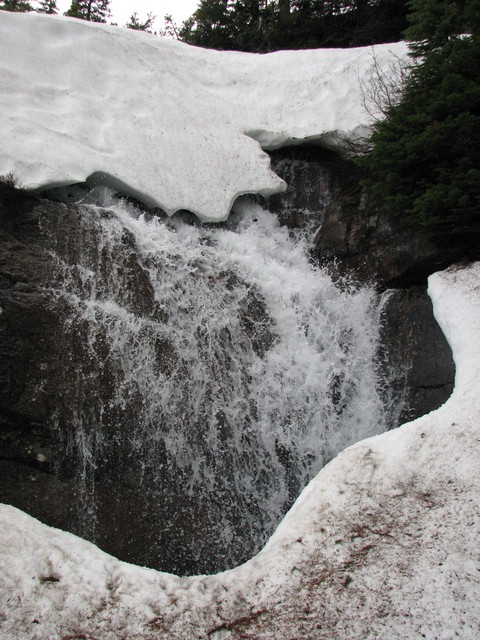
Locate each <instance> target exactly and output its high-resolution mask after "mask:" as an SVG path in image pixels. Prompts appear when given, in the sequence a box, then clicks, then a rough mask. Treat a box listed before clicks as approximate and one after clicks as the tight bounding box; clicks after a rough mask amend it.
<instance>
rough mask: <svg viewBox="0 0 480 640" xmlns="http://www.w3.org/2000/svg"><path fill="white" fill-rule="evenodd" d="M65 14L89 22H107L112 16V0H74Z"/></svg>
mask: <svg viewBox="0 0 480 640" xmlns="http://www.w3.org/2000/svg"><path fill="white" fill-rule="evenodd" d="M65 15H66V16H69V17H71V18H80V20H88V21H89V22H107V18H108V17H109V16H110V0H72V4H71V5H70V9H69V10H68V11H67V12H66V13H65Z"/></svg>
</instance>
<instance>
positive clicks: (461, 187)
mask: <svg viewBox="0 0 480 640" xmlns="http://www.w3.org/2000/svg"><path fill="white" fill-rule="evenodd" d="M411 8H412V13H411V16H410V20H411V26H410V28H409V30H408V34H409V35H410V37H415V38H416V40H415V42H413V43H412V51H413V54H414V56H415V57H416V58H417V64H416V65H415V66H414V68H413V69H412V71H411V73H410V75H409V76H408V77H407V79H406V81H405V85H404V91H403V97H402V100H401V102H400V103H399V104H398V105H397V106H394V107H392V108H390V109H389V110H387V118H386V120H385V121H383V122H379V123H378V124H377V125H376V126H375V130H374V133H373V136H372V142H373V150H372V153H371V155H370V156H368V157H367V158H366V159H365V160H364V161H363V163H364V165H365V166H366V168H367V170H368V172H369V173H368V178H367V180H366V184H367V186H369V187H370V190H371V194H372V196H373V198H374V201H375V202H377V203H378V204H379V205H380V206H382V207H388V208H389V209H393V210H395V211H398V213H399V215H402V216H404V217H405V218H406V219H407V220H409V221H410V222H412V223H413V224H415V225H417V226H419V227H423V228H427V229H429V230H430V232H431V233H438V234H440V235H444V236H445V235H449V234H452V233H455V234H471V233H472V232H474V233H476V234H478V233H479V232H480V83H479V74H478V69H479V68H480V39H479V37H478V24H479V19H480V9H479V5H478V0H463V1H462V0H457V1H454V2H451V1H449V2H434V1H433V0H412V2H411ZM467 28H468V29H469V30H470V35H468V36H466V35H464V34H465V31H466V29H467ZM419 56H422V57H421V58H420V57H419ZM477 241H478V235H477Z"/></svg>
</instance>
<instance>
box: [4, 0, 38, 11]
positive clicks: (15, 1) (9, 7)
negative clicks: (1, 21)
mask: <svg viewBox="0 0 480 640" xmlns="http://www.w3.org/2000/svg"><path fill="white" fill-rule="evenodd" d="M0 9H2V10H4V11H19V12H21V13H26V12H27V11H33V7H32V5H31V4H30V3H29V2H24V0H4V2H3V3H2V5H1V6H0Z"/></svg>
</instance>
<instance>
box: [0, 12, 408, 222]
mask: <svg viewBox="0 0 480 640" xmlns="http://www.w3.org/2000/svg"><path fill="white" fill-rule="evenodd" d="M32 43H34V46H32ZM405 55H406V47H405V45H404V44H390V45H382V46H377V47H375V48H374V53H373V48H371V47H367V48H360V49H350V50H338V49H335V50H317V51H294V52H292V51H290V52H285V51H283V52H278V53H273V54H268V55H253V54H244V53H237V52H227V53H225V52H224V53H219V52H216V51H206V50H202V49H198V48H195V47H190V46H187V45H184V44H182V43H179V42H175V41H170V40H164V39H161V38H158V37H155V36H152V35H149V34H143V33H138V32H133V31H129V30H126V29H120V28H116V27H110V26H104V25H95V24H91V23H86V22H84V21H78V20H74V19H71V18H65V17H52V16H42V15H39V14H27V15H26V14H17V13H10V12H6V11H2V12H0V117H1V121H2V133H1V145H0V175H6V174H8V173H10V172H13V174H14V175H15V177H16V178H17V179H18V180H19V181H20V182H21V183H22V184H23V186H24V187H26V188H28V189H42V188H47V187H55V186H62V185H68V184H74V183H78V182H83V181H85V180H86V179H87V178H90V179H91V181H92V182H93V183H95V182H104V183H105V182H106V183H107V184H109V185H111V186H113V187H114V188H117V189H119V190H120V191H122V192H124V193H127V194H130V195H133V196H135V197H137V198H138V199H140V200H141V201H143V202H144V203H145V204H147V205H149V206H159V207H161V208H162V209H164V210H165V211H166V212H167V213H168V214H170V215H171V214H173V213H174V212H175V211H178V210H181V209H188V210H190V211H193V212H194V213H196V214H197V215H198V217H199V218H200V219H202V220H205V221H207V220H208V221H216V220H223V219H225V218H226V217H227V216H228V214H229V212H230V209H231V207H232V204H233V202H234V200H235V199H236V198H237V197H238V196H239V195H241V194H245V193H260V194H263V195H269V194H272V193H275V192H279V191H282V190H283V189H284V188H285V184H284V183H283V181H282V180H281V179H280V178H279V177H278V176H276V175H275V174H274V173H273V172H272V171H271V170H270V161H269V158H268V156H267V155H266V154H265V153H264V152H263V151H262V147H263V149H273V148H275V147H279V146H281V145H285V144H288V143H291V144H294V143H295V144H296V143H299V142H301V141H305V140H308V141H316V142H318V143H321V144H324V145H325V146H337V147H338V146H342V144H343V142H342V141H343V140H344V139H345V138H350V137H356V136H358V135H360V134H361V133H363V132H364V131H365V125H368V124H369V116H368V114H367V113H366V111H365V109H364V106H363V96H362V85H363V86H365V83H367V84H368V81H369V78H370V77H371V75H372V73H373V69H374V61H376V64H377V65H378V66H379V67H380V68H384V69H388V67H389V65H392V64H393V65H394V64H395V63H396V62H397V57H398V56H400V57H404V56H405Z"/></svg>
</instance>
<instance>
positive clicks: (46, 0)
mask: <svg viewBox="0 0 480 640" xmlns="http://www.w3.org/2000/svg"><path fill="white" fill-rule="evenodd" d="M37 11H38V13H48V14H51V15H53V14H56V13H58V7H57V2H56V0H42V1H41V2H40V6H39V8H38V9H37Z"/></svg>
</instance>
